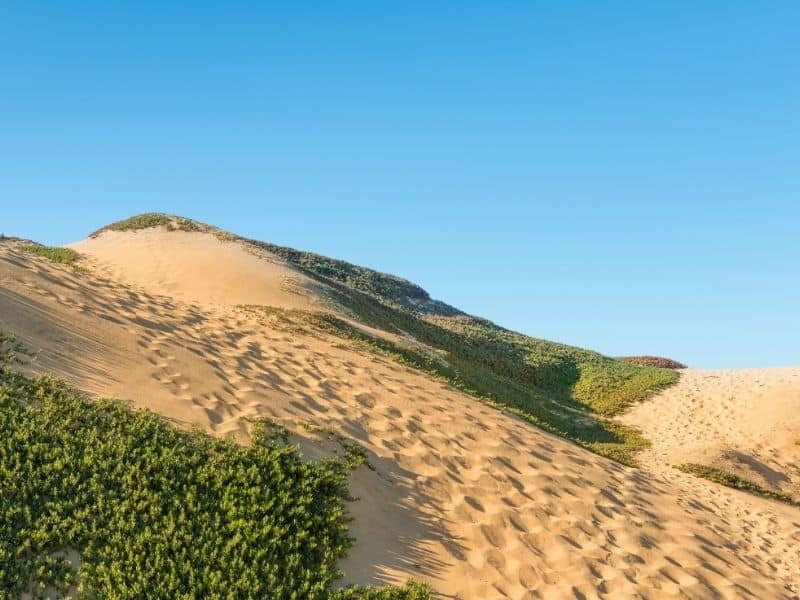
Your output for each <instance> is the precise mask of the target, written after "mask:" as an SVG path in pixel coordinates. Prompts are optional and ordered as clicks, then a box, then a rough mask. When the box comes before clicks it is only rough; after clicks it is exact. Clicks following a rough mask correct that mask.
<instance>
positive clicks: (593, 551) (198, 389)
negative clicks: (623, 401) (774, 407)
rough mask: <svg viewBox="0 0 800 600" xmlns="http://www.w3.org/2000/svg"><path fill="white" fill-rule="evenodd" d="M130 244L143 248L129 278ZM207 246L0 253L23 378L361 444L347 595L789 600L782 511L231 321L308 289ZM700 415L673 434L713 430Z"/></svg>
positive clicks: (391, 365) (153, 235)
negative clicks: (427, 588)
mask: <svg viewBox="0 0 800 600" xmlns="http://www.w3.org/2000/svg"><path fill="white" fill-rule="evenodd" d="M131 235H136V236H145V238H146V239H147V241H148V244H149V246H148V248H149V250H148V252H150V253H151V254H148V255H147V256H146V257H144V258H141V259H139V260H140V261H141V264H140V265H139V266H136V260H137V259H136V257H133V256H131V255H130V254H129V253H127V252H126V250H125V248H126V244H128V243H129V242H127V241H126V239H127V238H126V236H131ZM107 236H112V237H107ZM114 236H119V237H114ZM187 236H188V237H187ZM203 236H205V237H203ZM212 239H213V236H209V235H207V234H202V233H186V232H180V234H179V235H174V234H170V233H168V232H164V231H160V230H146V231H139V232H136V233H135V234H131V233H119V232H106V233H104V234H103V235H102V236H101V238H100V240H99V241H100V242H102V241H103V240H112V241H113V244H112V243H111V242H108V244H107V246H108V247H103V248H101V247H100V246H99V245H98V244H99V242H97V241H92V240H90V241H87V242H83V243H80V244H76V245H74V246H73V247H74V248H75V249H76V250H78V251H79V252H83V253H84V254H85V255H86V256H87V258H86V259H85V261H82V263H81V264H83V265H85V267H86V268H87V269H88V270H89V272H81V271H76V270H74V269H71V268H70V267H67V266H63V265H57V264H53V263H50V262H48V261H47V260H46V259H42V258H40V257H35V256H31V255H28V254H26V253H23V252H21V251H19V250H18V249H16V248H15V247H14V245H13V244H11V243H0V328H2V329H4V330H8V331H10V332H14V333H17V334H19V335H20V337H21V338H22V340H23V341H24V342H25V343H26V344H27V345H29V346H30V347H32V348H34V349H36V350H39V356H38V359H37V361H36V362H35V363H34V368H35V369H36V370H39V371H49V372H53V373H55V374H57V375H59V376H62V377H64V378H66V379H67V380H68V381H70V382H71V383H73V384H74V385H76V386H77V387H79V388H81V389H84V390H86V391H88V392H90V393H93V394H96V395H102V396H115V397H119V398H122V399H126V400H131V401H132V402H133V403H134V404H135V405H137V406H145V407H148V408H151V409H153V410H155V411H157V412H159V413H161V414H163V415H164V416H166V417H167V418H169V419H172V420H174V421H176V422H178V423H181V424H184V425H187V426H188V425H197V426H200V427H203V428H204V429H206V430H208V431H210V432H212V433H213V434H215V435H234V436H236V437H237V439H239V440H241V441H243V442H246V441H247V439H248V436H249V431H250V430H249V427H250V425H249V422H248V421H247V418H248V417H256V416H268V417H270V418H273V419H274V420H275V421H277V422H279V423H281V424H283V425H285V426H286V427H288V428H289V429H290V430H292V431H294V432H295V435H296V437H295V439H297V440H298V441H299V442H300V443H301V444H302V447H303V448H304V450H305V451H306V452H308V453H310V454H313V453H315V452H320V450H319V447H318V445H315V443H314V440H313V436H310V435H308V434H307V433H306V432H305V430H304V429H303V427H301V426H300V423H301V422H302V423H312V424H316V425H320V426H326V427H334V428H335V429H336V430H338V431H341V432H342V433H343V434H344V435H346V436H348V437H350V438H352V439H354V440H356V441H357V442H358V443H359V444H361V445H362V446H363V447H364V448H365V449H366V450H367V452H368V457H369V460H370V463H371V464H373V465H374V467H375V471H370V470H369V469H365V468H361V469H359V470H358V471H356V472H355V474H354V476H353V480H352V484H351V491H352V493H353V495H354V496H356V497H358V498H360V500H358V501H356V502H353V503H352V504H351V505H350V509H351V511H352V513H353V516H354V517H355V520H354V523H353V526H352V532H353V534H354V535H355V537H356V539H357V543H356V546H355V547H354V548H353V550H352V552H351V554H350V556H349V557H348V558H347V559H346V560H345V561H344V562H343V563H342V567H343V569H344V571H345V573H346V580H347V581H350V582H358V583H399V582H402V581H404V580H405V579H406V578H408V577H409V576H410V577H415V578H419V579H423V580H425V581H429V582H430V583H431V584H432V585H433V587H434V589H435V590H436V591H437V592H438V593H440V594H441V595H442V596H443V597H453V598H561V597H564V598H598V597H602V598H625V597H641V598H665V597H690V598H710V597H729V598H740V597H752V598H793V597H797V594H798V592H800V589H798V586H799V585H800V550H799V549H800V510H798V509H797V508H794V507H790V506H785V505H782V504H779V503H776V502H772V501H769V500H765V499H762V498H758V497H754V496H751V495H747V494H743V493H741V492H737V491H734V490H727V489H725V488H720V486H717V485H715V484H712V483H710V482H706V481H703V480H698V479H695V478H692V477H690V476H688V475H686V474H682V473H679V472H677V471H676V470H674V469H671V468H663V467H659V466H658V464H659V463H657V461H655V459H652V458H647V460H646V463H645V464H646V468H645V469H633V468H629V467H625V466H622V465H620V464H618V463H615V462H612V461H610V460H607V459H605V458H602V457H600V456H597V455H595V454H592V453H590V452H588V451H586V450H584V449H582V448H580V447H577V446H575V445H574V444H572V443H570V442H568V441H566V440H564V439H562V438H559V437H556V436H553V435H550V434H548V433H545V432H543V431H541V430H539V429H536V428H535V427H532V426H531V425H530V424H528V423H526V422H524V421H522V420H521V419H519V418H517V417H515V416H513V415H510V414H506V413H503V412H501V411H499V410H496V409H494V408H491V407H488V406H486V405H483V404H481V403H479V402H476V401H475V399H474V398H472V397H470V396H468V395H466V394H464V393H462V392H460V391H458V390H456V389H454V388H452V387H451V386H448V385H446V384H445V383H443V382H442V381H439V380H436V379H432V378H430V377H427V376H425V375H424V374H421V373H420V372H418V371H415V370H412V369H409V368H407V367H405V366H402V365H399V364H397V363H395V362H393V361H391V360H388V359H386V358H382V357H380V356H376V355H374V354H370V353H367V352H363V351H358V350H357V349H354V348H353V347H352V346H350V345H348V344H347V343H344V342H343V341H342V340H341V339H338V338H333V337H330V336H325V335H305V334H304V333H302V332H292V331H286V330H281V329H273V328H270V327H268V326H265V325H264V324H263V322H259V320H258V319H256V318H254V317H253V316H252V315H248V314H246V313H242V312H240V311H236V310H234V309H233V308H232V307H233V305H235V304H239V303H243V302H244V300H247V299H249V300H253V301H255V302H254V303H257V304H265V305H273V306H289V307H296V306H308V305H314V306H316V304H315V302H316V300H315V299H314V296H313V294H306V292H305V290H308V289H309V287H308V286H307V284H306V282H305V281H304V280H303V279H302V277H299V276H300V273H299V272H298V271H296V270H292V269H291V268H289V267H288V266H287V265H286V264H283V263H280V262H279V261H278V262H276V263H275V264H274V268H270V267H265V268H264V271H263V272H261V271H260V270H258V269H257V270H258V272H259V274H258V275H255V274H253V275H251V274H250V272H249V271H247V275H244V276H241V277H240V275H239V274H237V272H235V269H238V268H240V267H242V268H244V267H243V266H242V265H245V266H246V265H247V261H246V260H244V259H242V258H241V257H240V256H239V255H238V254H237V255H236V256H235V257H232V256H228V255H227V254H226V252H227V250H224V247H225V246H226V245H225V244H222V243H221V242H219V241H218V240H215V241H214V242H212ZM176 240H180V241H176ZM139 242H141V239H140V240H139ZM139 242H137V243H139ZM214 243H216V244H218V245H213V244H214ZM93 244H94V245H93ZM112 246H115V247H116V250H113V248H111V247H112ZM196 246H200V247H201V248H198V247H196ZM228 248H233V246H228ZM220 249H223V251H222V252H220ZM201 250H202V252H201V254H199V255H198V254H197V253H196V251H201ZM113 252H117V254H114V253H113ZM198 256H202V263H200V264H199V261H198V258H197V257H198ZM234 258H235V260H234ZM253 258H254V260H258V261H261V259H260V258H258V257H253ZM128 261H130V262H131V263H132V266H131V267H130V268H128V267H127V266H126V265H127V263H128ZM237 261H241V262H237ZM209 264H212V265H216V267H214V269H210V268H209ZM258 264H259V265H262V264H263V263H261V262H259V263H258ZM149 265H154V266H153V268H150V267H149ZM247 268H249V267H247ZM229 271H230V272H229ZM242 272H245V271H242ZM242 272H239V273H242ZM209 273H214V274H215V277H213V285H211V280H212V277H210V275H209ZM264 273H267V275H265V274H264ZM259 277H260V278H261V279H259ZM285 278H289V279H292V280H293V281H300V283H301V285H300V289H301V293H300V294H298V293H296V291H294V290H293V291H290V292H287V291H286V289H284V288H283V287H282V282H283V281H285ZM295 278H298V279H297V280H295ZM207 283H208V284H209V285H206V284H207ZM214 286H216V287H214ZM209 290H210V291H209ZM308 303H310V304H308ZM683 377H684V379H683V380H682V381H681V383H680V384H679V386H678V387H676V388H673V390H668V391H667V392H664V393H663V394H662V395H660V396H659V397H658V398H656V399H655V400H651V401H648V402H647V403H646V404H643V405H640V406H639V407H636V408H635V409H634V412H632V413H630V414H629V415H626V416H625V417H623V420H625V421H626V422H636V423H639V424H640V425H641V428H642V429H643V430H644V431H645V432H646V434H648V436H649V437H650V439H652V440H653V441H654V446H653V449H652V451H651V454H650V455H648V456H654V455H655V456H657V455H658V452H659V449H660V448H668V447H669V444H675V443H679V442H680V438H679V437H676V436H677V434H675V435H673V437H672V438H670V441H665V442H663V444H662V443H661V442H660V441H659V440H660V439H661V438H659V434H658V431H659V428H658V425H657V423H658V422H659V421H660V420H662V419H663V418H666V417H665V416H664V414H665V413H663V412H661V413H659V412H658V411H659V410H666V408H664V409H658V408H657V409H656V411H655V413H654V414H657V415H661V416H660V417H654V418H653V420H652V421H651V422H650V424H652V428H651V427H650V426H649V425H650V424H648V423H645V422H644V421H643V420H642V419H643V417H642V419H637V418H636V417H633V416H631V415H633V414H634V413H635V411H637V410H640V411H642V412H643V413H646V412H647V410H646V409H647V408H648V407H649V406H651V405H652V406H656V407H657V406H661V404H664V405H666V404H667V403H668V402H669V399H670V398H672V400H673V401H674V400H675V399H676V398H677V397H676V396H670V394H672V393H675V394H678V393H681V392H678V391H676V390H684V391H685V389H686V387H685V386H687V385H688V386H691V385H693V382H695V383H696V384H697V385H698V386H700V388H701V389H706V387H704V386H706V383H707V382H704V381H702V380H695V379H694V374H693V372H691V371H689V372H687V374H685V375H684V376H683ZM792 385H794V384H793V380H792ZM654 403H655V404H654ZM708 403H709V404H710V400H709V401H708ZM698 410H699V412H698V414H693V415H679V417H678V418H681V419H685V420H687V421H691V422H693V423H702V422H703V421H704V420H706V421H707V420H708V419H709V418H710V416H709V411H708V410H707V409H702V410H700V409H698ZM742 410H744V409H742ZM637 414H638V413H637ZM697 426H698V427H700V425H697ZM751 433H752V432H747V435H750V434H751ZM764 434H765V435H767V434H768V430H765V432H764ZM669 435H670V434H667V433H665V434H664V436H665V438H669ZM697 435H703V432H702V430H701V431H699V432H698V433H697ZM759 439H760V438H759ZM675 440H677V441H675ZM664 451H665V452H668V450H664ZM781 464H783V463H781Z"/></svg>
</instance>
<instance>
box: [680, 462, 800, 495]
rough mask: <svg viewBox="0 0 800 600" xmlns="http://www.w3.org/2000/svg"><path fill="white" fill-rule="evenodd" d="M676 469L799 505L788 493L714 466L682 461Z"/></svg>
mask: <svg viewBox="0 0 800 600" xmlns="http://www.w3.org/2000/svg"><path fill="white" fill-rule="evenodd" d="M678 469H680V470H681V471H683V472H684V473H689V474H691V475H694V476H696V477H702V478H703V479H708V480H709V481H713V482H715V483H719V484H720V485H725V486H728V487H730V488H734V489H737V490H743V491H745V492H750V493H751V494H757V495H759V496H763V497H765V498H770V499H772V500H779V501H781V502H786V503H788V504H792V505H794V506H800V500H797V499H796V498H794V497H793V496H790V495H789V494H784V493H783V492H776V491H774V490H770V489H768V488H765V487H763V486H761V485H759V484H757V483H756V482H754V481H750V480H749V479H745V478H744V477H740V476H739V475H736V474H735V473H731V472H729V471H724V470H722V469H718V468H716V467H709V466H707V465H699V464H697V463H684V464H682V465H680V466H678Z"/></svg>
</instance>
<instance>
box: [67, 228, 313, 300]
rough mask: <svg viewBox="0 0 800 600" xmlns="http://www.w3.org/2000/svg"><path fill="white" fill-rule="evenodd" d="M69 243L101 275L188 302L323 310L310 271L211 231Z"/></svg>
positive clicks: (115, 235) (110, 235)
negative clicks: (308, 275) (303, 271)
mask: <svg viewBox="0 0 800 600" xmlns="http://www.w3.org/2000/svg"><path fill="white" fill-rule="evenodd" d="M165 239H166V240H168V244H166V245H165V244H164V240H165ZM70 247H71V248H73V249H74V250H77V251H78V252H80V253H81V254H84V255H86V257H87V261H86V264H88V265H89V266H91V267H92V270H93V271H94V272H95V273H97V274H101V275H103V276H105V277H108V278H110V279H113V280H115V281H121V282H125V283H128V284H133V285H135V286H140V287H144V288H145V289H147V290H148V291H150V292H151V293H156V294H162V295H166V296H168V297H170V298H174V299H176V300H181V301H183V302H188V303H199V304H202V305H204V306H233V305H236V304H266V305H269V306H277V307H280V308H290V309H291V308H300V309H306V310H309V309H312V308H321V306H318V305H316V304H315V299H316V297H317V295H316V294H315V293H314V292H313V290H314V288H315V284H314V283H313V282H311V281H310V280H309V279H308V278H307V277H306V276H305V275H303V274H301V273H299V272H297V271H296V270H293V269H290V268H289V267H287V266H285V265H284V264H283V263H282V262H280V261H278V260H277V259H275V260H271V259H270V258H271V257H270V256H269V255H266V254H264V253H261V254H259V253H258V252H257V251H256V250H254V249H252V248H246V247H245V246H244V245H243V244H241V243H239V242H224V241H221V240H219V239H217V237H215V236H214V235H212V234H208V233H197V232H184V231H174V232H167V231H166V230H165V229H163V228H152V229H144V230H141V231H135V232H119V231H106V232H104V233H102V234H100V235H98V236H97V237H92V238H88V239H85V240H83V241H81V242H77V243H75V244H71V245H70Z"/></svg>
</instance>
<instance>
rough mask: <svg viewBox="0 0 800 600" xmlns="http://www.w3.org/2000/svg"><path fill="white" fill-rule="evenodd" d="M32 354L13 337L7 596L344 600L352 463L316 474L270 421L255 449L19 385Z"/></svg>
mask: <svg viewBox="0 0 800 600" xmlns="http://www.w3.org/2000/svg"><path fill="white" fill-rule="evenodd" d="M19 350H20V349H19V345H18V344H17V343H16V341H15V339H14V338H13V337H12V336H8V335H5V334H2V333H1V332H0V356H2V357H3V362H2V363H0V532H2V533H0V597H3V598H16V597H20V596H21V595H23V594H25V593H34V594H39V593H43V592H45V591H47V590H58V591H60V592H62V593H71V592H72V593H75V592H77V593H78V594H80V595H81V596H82V597H87V598H98V597H99V598H120V599H124V598H154V597H157V598H187V599H188V598H276V599H280V598H296V599H301V598H302V599H306V598H308V599H314V598H328V597H330V596H331V593H332V592H331V589H330V585H331V584H332V583H333V582H334V581H335V580H336V579H337V578H338V577H339V576H340V575H341V573H340V571H339V569H338V568H337V566H336V562H337V561H338V560H339V559H340V558H342V557H343V556H344V555H345V553H346V551H347V549H348V548H349V547H350V546H351V545H352V543H353V539H352V538H351V537H350V536H349V534H348V532H347V522H348V520H349V517H348V515H347V513H346V511H345V508H344V505H343V498H345V497H346V496H347V466H346V465H345V464H344V462H343V461H340V460H328V461H323V462H321V463H319V464H312V463H308V462H305V461H304V460H302V459H301V458H300V456H299V454H298V451H297V448H296V447H294V446H289V445H286V444H285V432H283V431H282V430H281V429H280V428H276V427H275V426H274V425H273V424H271V423H270V422H268V421H263V422H259V423H256V424H255V426H254V432H253V433H254V435H253V439H252V444H251V445H250V446H248V447H244V446H239V445H237V444H235V443H233V442H232V441H226V440H219V439H214V438H211V437H210V436H208V435H206V434H204V433H202V432H199V431H191V432H187V431H183V430H179V429H177V428H176V427H174V426H173V425H171V424H169V423H167V422H166V421H165V420H163V419H161V418H160V417H158V416H157V415H155V414H153V413H150V412H148V411H133V410H131V409H129V408H127V407H125V406H123V405H120V404H118V403H114V402H111V401H99V402H93V401H90V400H88V399H87V398H85V397H83V396H81V395H80V394H78V393H76V392H74V391H72V390H71V389H69V388H67V387H66V386H65V385H63V384H61V383H59V382H57V381H54V380H52V379H50V378H47V377H43V378H39V379H35V380H31V379H28V378H25V377H23V376H21V375H18V374H14V373H13V372H12V371H11V369H10V365H11V362H12V361H15V359H17V358H19ZM71 551H72V552H77V553H78V554H79V556H80V567H79V568H77V569H76V565H75V564H73V563H72V561H71V559H70V552H71ZM418 590H419V588H417V587H416V586H410V587H409V588H408V591H404V590H403V588H387V589H385V590H383V591H381V590H374V591H373V590H368V589H366V588H364V589H363V590H361V591H360V592H354V594H355V595H352V596H344V597H348V598H349V597H352V598H427V597H429V596H425V595H420V592H418ZM342 593H344V592H342ZM338 594H339V592H336V593H335V594H334V597H342V596H339V595H338ZM358 594H361V595H358ZM376 594H377V595H376Z"/></svg>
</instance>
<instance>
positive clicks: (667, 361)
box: [617, 356, 687, 369]
mask: <svg viewBox="0 0 800 600" xmlns="http://www.w3.org/2000/svg"><path fill="white" fill-rule="evenodd" d="M617 360H620V361H622V362H626V363H629V364H632V365H640V366H643V367H659V368H661V369H686V368H687V367H686V365H685V364H683V363H680V362H678V361H677V360H672V359H671V358H664V357H662V356H620V357H618V358H617Z"/></svg>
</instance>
